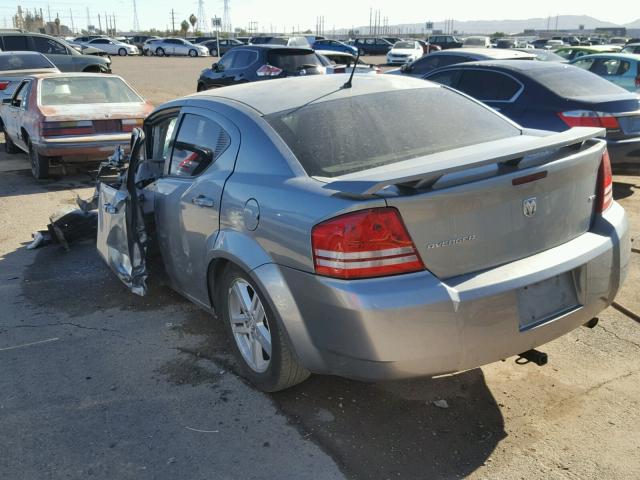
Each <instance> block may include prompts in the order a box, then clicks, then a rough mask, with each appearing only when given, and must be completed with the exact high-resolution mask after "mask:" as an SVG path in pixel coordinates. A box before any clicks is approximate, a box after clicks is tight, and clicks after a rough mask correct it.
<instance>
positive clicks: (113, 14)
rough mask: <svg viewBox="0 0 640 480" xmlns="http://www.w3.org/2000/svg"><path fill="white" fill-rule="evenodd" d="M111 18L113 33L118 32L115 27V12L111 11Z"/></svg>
mask: <svg viewBox="0 0 640 480" xmlns="http://www.w3.org/2000/svg"><path fill="white" fill-rule="evenodd" d="M111 18H113V34H114V35H116V34H117V33H118V29H117V28H116V14H115V13H113V12H112V13H111Z"/></svg>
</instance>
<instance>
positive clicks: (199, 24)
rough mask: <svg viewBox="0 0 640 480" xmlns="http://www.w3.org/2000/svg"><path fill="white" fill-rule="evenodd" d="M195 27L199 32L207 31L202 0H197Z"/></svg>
mask: <svg viewBox="0 0 640 480" xmlns="http://www.w3.org/2000/svg"><path fill="white" fill-rule="evenodd" d="M196 29H197V30H198V31H199V32H204V31H208V30H209V29H208V23H207V15H206V14H205V13H204V0H198V22H197V23H196Z"/></svg>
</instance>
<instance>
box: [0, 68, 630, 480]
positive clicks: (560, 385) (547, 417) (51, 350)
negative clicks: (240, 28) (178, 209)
mask: <svg viewBox="0 0 640 480" xmlns="http://www.w3.org/2000/svg"><path fill="white" fill-rule="evenodd" d="M211 61H212V59H211V58H208V59H187V58H168V59H167V58H130V57H126V58H114V66H113V68H114V71H115V73H118V74H120V75H122V76H123V77H124V78H126V79H128V80H129V81H130V82H131V83H132V84H133V85H134V86H135V87H136V88H137V89H138V90H139V91H140V92H141V93H142V94H143V95H145V96H147V97H148V98H150V99H151V100H152V101H154V102H155V103H160V102H162V101H165V100H168V99H170V98H173V97H174V96H177V95H184V94H188V93H191V92H193V91H194V90H195V79H196V78H197V75H198V73H199V71H200V70H201V69H202V68H204V67H205V66H207V65H208V64H210V63H211ZM27 168H28V165H27V163H26V159H25V158H24V156H22V155H16V156H12V157H8V156H7V155H5V154H4V153H0V305H2V313H1V314H0V365H2V369H1V370H0V426H1V429H2V435H0V452H2V455H0V478H2V479H5V478H6V479H48V478H51V479H59V478H73V479H75V478H78V479H85V478H100V479H114V478H118V479H127V478H132V479H147V478H149V479H175V478H189V479H200V478H203V479H204V478H222V479H227V478H229V479H235V478H247V479H249V478H255V479H262V478H278V479H280V478H318V479H325V478H353V479H391V478H393V479H395V478H411V479H414V478H446V479H450V478H451V479H453V478H463V477H464V478H472V479H498V478H499V479H604V478H607V479H614V478H615V479H618V478H619V479H631V478H638V472H640V413H639V412H640V409H639V406H640V405H639V399H640V383H639V382H638V380H639V373H640V355H639V353H640V330H639V329H638V327H639V325H638V323H637V322H636V321H634V320H633V319H631V318H629V317H628V316H626V315H624V314H622V313H620V311H619V310H616V309H614V308H609V309H608V310H606V311H605V312H603V313H602V314H601V316H600V324H599V325H598V326H597V327H596V328H595V329H593V330H589V329H586V328H580V329H578V330H575V331H574V332H572V333H570V334H569V335H566V336H565V337H563V338H560V339H558V340H556V341H553V342H551V343H549V344H548V345H545V346H544V347H543V348H542V349H543V350H544V351H545V352H547V353H548V354H549V364H548V365H547V366H545V367H542V368H540V367H536V366H533V365H524V366H519V365H516V364H515V362H514V359H513V358H509V359H507V360H506V361H504V362H498V363H495V364H492V365H488V366H486V367H483V368H481V369H475V370H471V371H468V372H464V373H461V374H458V375H453V376H445V377H440V378H436V379H421V380H414V381H407V382H393V383H384V384H364V383H358V382H353V381H348V380H344V379H340V378H336V377H321V376H314V377H311V378H310V379H309V380H308V381H307V382H305V383H303V384H302V385H299V386H297V387H295V388H293V389H290V390H288V391H285V392H281V393H278V394H273V395H264V394H262V393H259V392H256V391H255V390H254V389H252V388H251V387H250V386H248V385H247V384H245V383H244V382H243V381H242V380H241V379H240V378H238V377H237V376H236V375H235V374H234V373H233V370H234V363H233V360H232V358H231V357H230V355H229V348H228V344H227V341H226V339H225V336H224V331H223V328H222V327H221V326H220V325H219V323H218V322H217V321H216V320H215V319H214V318H210V317H209V316H208V315H207V314H205V313H203V312H202V311H200V310H198V309H197V308H196V307H194V306H193V305H192V304H190V303H189V302H187V301H186V300H184V299H182V298H181V297H179V296H178V295H176V294H174V293H172V292H171V291H170V290H169V289H168V288H167V287H166V286H165V285H164V284H163V282H162V281H161V279H160V275H157V276H155V279H157V281H155V282H154V276H153V272H152V288H151V292H150V294H149V295H148V296H147V297H145V298H138V297H135V296H133V295H130V294H129V293H128V292H127V291H126V290H125V289H124V288H123V287H121V285H120V284H119V282H118V281H117V280H116V279H115V277H114V276H113V275H112V274H111V273H110V272H109V271H108V269H107V268H106V267H105V266H104V265H103V264H102V261H101V260H100V259H99V257H98V256H97V254H96V252H95V249H94V246H93V245H92V244H91V242H86V243H80V244H77V245H74V247H73V248H72V249H71V251H69V252H63V251H62V250H60V249H58V248H56V247H53V246H51V247H46V248H42V249H39V250H35V251H28V250H26V249H25V248H24V246H25V245H26V243H27V242H28V241H29V240H30V233H31V232H33V231H35V230H37V229H41V228H43V227H44V226H45V225H46V223H47V221H48V215H49V214H50V213H51V212H54V211H56V210H57V209H59V208H63V207H66V206H69V205H71V204H72V203H73V199H74V196H75V195H76V194H80V195H82V196H86V195H88V194H89V193H90V192H91V188H90V186H91V181H90V178H89V176H88V175H85V174H77V175H73V176H68V177H65V178H63V179H59V180H49V181H45V182H36V181H34V180H33V179H32V178H31V177H30V175H29V172H28V170H27ZM615 181H616V183H615V189H614V194H615V196H616V198H617V199H618V200H619V201H620V202H621V203H622V204H623V205H624V206H625V208H626V209H627V211H628V213H629V215H630V217H631V222H632V230H633V235H634V237H635V238H639V235H640V231H639V228H640V227H639V226H640V179H639V178H638V177H622V176H616V178H615ZM635 245H636V247H634V248H635V250H636V252H637V251H638V246H637V242H636V244H635ZM632 258H633V264H632V268H631V273H630V277H629V278H628V280H627V282H626V284H625V286H624V288H623V290H622V292H621V293H620V295H619V296H618V298H617V302H618V303H619V304H620V305H621V306H622V307H624V308H626V309H629V310H631V311H634V312H636V313H640V294H639V293H638V285H639V280H640V253H634V254H633V256H632ZM437 400H446V402H447V405H448V408H439V407H438V406H436V405H434V402H435V401H437Z"/></svg>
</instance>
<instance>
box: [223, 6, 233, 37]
mask: <svg viewBox="0 0 640 480" xmlns="http://www.w3.org/2000/svg"><path fill="white" fill-rule="evenodd" d="M230 3H231V0H224V13H223V14H222V31H223V32H227V33H231V12H230V10H231V7H230V6H229V4H230Z"/></svg>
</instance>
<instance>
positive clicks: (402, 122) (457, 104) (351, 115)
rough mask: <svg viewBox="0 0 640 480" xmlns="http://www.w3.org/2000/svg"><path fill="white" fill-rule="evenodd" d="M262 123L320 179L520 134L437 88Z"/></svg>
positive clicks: (309, 109) (331, 103) (350, 101)
mask: <svg viewBox="0 0 640 480" xmlns="http://www.w3.org/2000/svg"><path fill="white" fill-rule="evenodd" d="M430 112H431V113H432V114H430ZM265 118H266V120H267V122H269V124H270V125H271V126H272V127H273V128H274V130H275V131H276V132H277V133H278V134H279V135H280V137H281V138H282V139H283V140H284V141H285V143H287V145H289V147H290V148H291V150H292V151H293V153H294V154H295V156H296V157H297V159H298V161H299V162H300V164H301V165H302V167H303V168H304V169H305V171H306V172H307V174H308V175H311V176H320V177H336V176H339V175H344V174H347V173H352V172H359V171H362V170H367V169H370V168H374V167H379V166H382V165H389V164H393V163H397V162H401V161H403V160H409V159H412V158H416V157H420V156H423V155H429V154H432V153H437V152H441V151H444V150H450V149H453V148H459V147H464V146H467V145H473V144H476V143H481V142H488V141H491V140H498V139H501V138H507V137H510V136H515V135H519V134H520V130H518V129H517V128H516V127H515V126H513V125H512V124H511V123H509V122H507V121H506V120H504V119H503V118H501V117H500V116H498V115H496V114H495V113H493V112H492V111H491V110H489V109H488V108H486V107H483V106H482V105H480V104H478V103H476V102H473V101H470V100H469V99H467V98H465V97H463V96H462V95H460V94H458V93H455V92H452V91H449V90H446V89H444V88H435V87H426V88H416V89H407V90H394V91H389V92H384V93H374V94H368V95H356V96H352V97H345V98H340V99H337V100H328V101H323V102H320V103H316V104H311V105H307V106H305V107H303V108H297V109H294V110H288V111H283V112H277V113H273V114H270V115H267V116H266V117H265Z"/></svg>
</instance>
